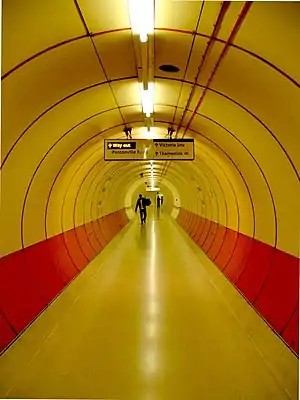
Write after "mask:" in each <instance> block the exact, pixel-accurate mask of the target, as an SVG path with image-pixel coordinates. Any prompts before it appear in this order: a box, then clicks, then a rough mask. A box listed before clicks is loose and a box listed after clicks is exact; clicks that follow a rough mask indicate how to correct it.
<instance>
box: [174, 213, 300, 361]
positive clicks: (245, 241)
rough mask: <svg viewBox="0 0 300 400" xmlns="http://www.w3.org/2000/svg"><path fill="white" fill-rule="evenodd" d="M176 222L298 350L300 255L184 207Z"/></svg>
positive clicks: (283, 337)
mask: <svg viewBox="0 0 300 400" xmlns="http://www.w3.org/2000/svg"><path fill="white" fill-rule="evenodd" d="M190 221H193V223H194V226H193V225H191V223H190ZM177 222H178V223H179V225H180V226H181V227H182V228H183V229H184V230H185V231H186V232H187V233H188V234H190V233H191V232H198V233H196V234H195V235H194V237H193V240H194V241H195V242H196V243H197V244H198V246H199V247H200V248H201V249H202V250H203V251H204V252H205V253H206V255H207V256H208V257H209V258H210V259H211V260H212V261H214V263H215V264H216V265H217V266H218V268H219V269H220V270H221V271H222V272H223V273H224V275H225V276H226V277H227V278H228V279H229V280H230V281H231V282H232V283H233V284H234V285H235V286H236V287H237V288H238V289H239V290H240V292H241V293H242V294H243V295H244V296H245V298H246V299H247V300H248V301H249V302H250V303H251V304H252V306H253V307H254V308H255V309H256V310H257V311H258V312H259V314H260V315H261V316H262V317H263V318H264V319H265V321H267V322H268V324H269V325H270V326H271V327H272V328H273V329H274V331H275V332H276V333H277V334H278V335H279V336H281V337H282V339H283V340H284V341H285V342H286V343H287V344H288V345H289V346H290V347H291V348H292V349H293V350H294V351H295V352H296V353H297V354H299V323H298V321H299V315H298V310H299V259H298V258H297V257H295V256H292V255H290V254H288V253H285V252H283V251H281V250H279V249H277V248H274V247H272V246H270V245H268V244H265V243H262V242H260V241H258V240H256V239H255V238H251V237H248V236H246V235H244V234H242V233H240V232H236V231H234V230H232V229H229V228H226V227H224V226H221V225H218V224H216V223H215V222H211V221H209V220H206V219H205V218H202V217H200V216H198V215H196V214H194V215H193V213H192V212H190V211H187V210H184V209H181V210H180V212H179V215H178V217H177ZM207 227H209V228H207ZM205 238H206V239H205ZM266 278H267V279H266ZM264 282H265V283H264Z"/></svg>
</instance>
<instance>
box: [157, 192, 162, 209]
mask: <svg viewBox="0 0 300 400" xmlns="http://www.w3.org/2000/svg"><path fill="white" fill-rule="evenodd" d="M160 202H161V199H160V196H159V194H158V193H157V197H156V207H157V208H160Z"/></svg>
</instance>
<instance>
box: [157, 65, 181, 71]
mask: <svg viewBox="0 0 300 400" xmlns="http://www.w3.org/2000/svg"><path fill="white" fill-rule="evenodd" d="M159 69H160V70H161V71H163V72H179V68H178V67H176V65H171V64H163V65H161V66H160V67H159Z"/></svg>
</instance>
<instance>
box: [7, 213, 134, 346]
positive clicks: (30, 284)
mask: <svg viewBox="0 0 300 400" xmlns="http://www.w3.org/2000/svg"><path fill="white" fill-rule="evenodd" d="M127 223H128V218H127V215H126V212H125V210H124V209H123V210H119V211H117V212H114V213H112V214H109V215H106V216H104V217H102V218H100V219H99V220H98V221H93V222H89V223H87V224H85V225H82V226H80V227H76V228H74V229H71V230H70V231H67V232H63V233H61V234H59V235H56V236H54V237H51V238H49V239H46V240H44V241H42V242H39V243H36V244H34V245H32V246H29V247H25V248H24V249H23V250H19V251H16V252H15V253H12V254H9V255H7V256H5V257H2V258H1V259H0V351H1V350H3V349H5V348H6V347H7V346H8V345H9V344H10V343H11V342H12V341H13V340H14V339H15V338H16V336H17V335H18V334H20V333H21V332H22V331H23V330H24V329H25V328H26V327H27V326H28V325H29V324H30V323H31V322H32V321H33V320H34V319H35V318H36V317H37V315H38V314H39V313H40V312H41V311H43V310H44V309H45V307H47V305H48V304H49V303H50V302H51V301H52V300H53V299H54V298H55V297H56V296H57V295H58V294H59V293H60V292H61V291H62V290H63V289H64V287H65V286H66V285H67V284H68V283H70V282H71V281H72V279H73V278H75V277H76V276H77V275H78V274H79V272H80V271H81V270H82V269H84V268H85V267H86V266H87V264H88V263H89V261H91V260H92V259H93V258H94V257H95V256H96V255H97V254H98V253H99V252H100V251H101V250H102V249H103V248H104V247H105V245H106V244H107V243H108V242H109V241H110V240H112V238H113V237H114V236H115V235H116V234H117V233H118V232H119V231H120V230H121V229H122V227H124V226H125V225H126V224H127ZM103 232H105V233H104V235H105V240H104V237H103ZM96 237H97V239H96ZM79 246H80V247H81V249H82V250H81V249H80V248H79ZM4 315H5V318H4ZM13 330H15V332H14V331H13Z"/></svg>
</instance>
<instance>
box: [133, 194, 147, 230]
mask: <svg viewBox="0 0 300 400" xmlns="http://www.w3.org/2000/svg"><path fill="white" fill-rule="evenodd" d="M146 202H147V199H146V198H145V197H143V195H142V194H139V198H138V199H137V202H136V206H135V212H137V209H138V208H139V210H140V217H141V224H142V225H143V223H146V218H147V204H146Z"/></svg>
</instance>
